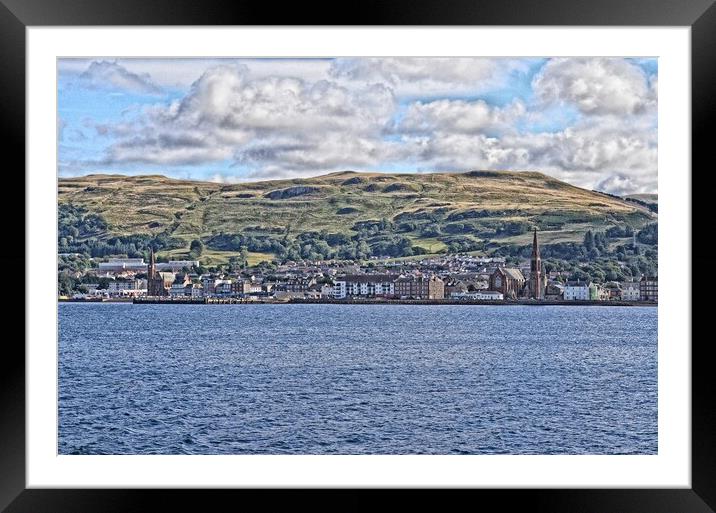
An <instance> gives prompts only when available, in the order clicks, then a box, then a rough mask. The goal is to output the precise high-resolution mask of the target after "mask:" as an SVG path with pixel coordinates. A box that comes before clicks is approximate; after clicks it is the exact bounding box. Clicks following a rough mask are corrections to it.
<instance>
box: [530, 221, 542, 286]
mask: <svg viewBox="0 0 716 513" xmlns="http://www.w3.org/2000/svg"><path fill="white" fill-rule="evenodd" d="M543 283H544V277H543V276H542V259H541V258H540V255H539V243H538V242H537V228H535V231H534V239H533V241H532V260H531V262H530V297H532V298H535V299H543V293H542V290H543Z"/></svg>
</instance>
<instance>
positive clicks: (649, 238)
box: [636, 223, 659, 246]
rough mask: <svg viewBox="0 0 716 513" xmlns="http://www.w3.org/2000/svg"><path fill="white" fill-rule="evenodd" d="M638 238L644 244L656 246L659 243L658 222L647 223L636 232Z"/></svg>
mask: <svg viewBox="0 0 716 513" xmlns="http://www.w3.org/2000/svg"><path fill="white" fill-rule="evenodd" d="M636 240H638V241H639V242H641V243H642V244H648V245H650V246H655V245H656V244H658V243H659V230H658V225H657V223H652V224H648V225H646V226H645V227H644V228H642V229H641V230H639V232H638V233H637V234H636Z"/></svg>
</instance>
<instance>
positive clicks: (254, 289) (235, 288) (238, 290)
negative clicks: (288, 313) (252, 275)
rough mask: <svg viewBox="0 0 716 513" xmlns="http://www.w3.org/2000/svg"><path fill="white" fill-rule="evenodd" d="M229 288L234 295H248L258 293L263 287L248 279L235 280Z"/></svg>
mask: <svg viewBox="0 0 716 513" xmlns="http://www.w3.org/2000/svg"><path fill="white" fill-rule="evenodd" d="M231 290H232V292H233V294H234V295H237V296H248V295H251V294H260V293H261V292H262V291H263V289H262V288H261V284H260V283H255V282H253V281H251V280H250V279H249V280H236V281H235V282H233V283H232V284H231Z"/></svg>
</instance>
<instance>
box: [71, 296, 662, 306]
mask: <svg viewBox="0 0 716 513" xmlns="http://www.w3.org/2000/svg"><path fill="white" fill-rule="evenodd" d="M61 301H64V302H77V303H90V302H91V303H102V302H104V303H134V304H143V305H239V304H242V305H244V304H245V305H262V304H270V305H287V304H294V305H295V304H312V305H317V304H319V305H320V304H325V305H490V306H510V305H513V306H514V305H526V306H658V303H657V302H655V301H616V300H614V301H584V300H574V301H564V300H562V301H559V300H540V301H537V300H534V299H522V300H512V301H510V300H507V301H488V300H465V299H382V298H381V299H291V300H287V301H277V300H273V299H265V300H261V299H258V300H257V299H245V298H219V297H211V298H182V297H174V298H173V297H138V298H134V299H126V300H105V301H96V300H94V301H88V300H61Z"/></svg>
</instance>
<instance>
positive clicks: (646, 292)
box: [639, 276, 659, 301]
mask: <svg viewBox="0 0 716 513" xmlns="http://www.w3.org/2000/svg"><path fill="white" fill-rule="evenodd" d="M639 299H641V300H642V301H658V300H659V281H658V279H657V277H656V276H643V277H642V278H641V281H640V282H639Z"/></svg>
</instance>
